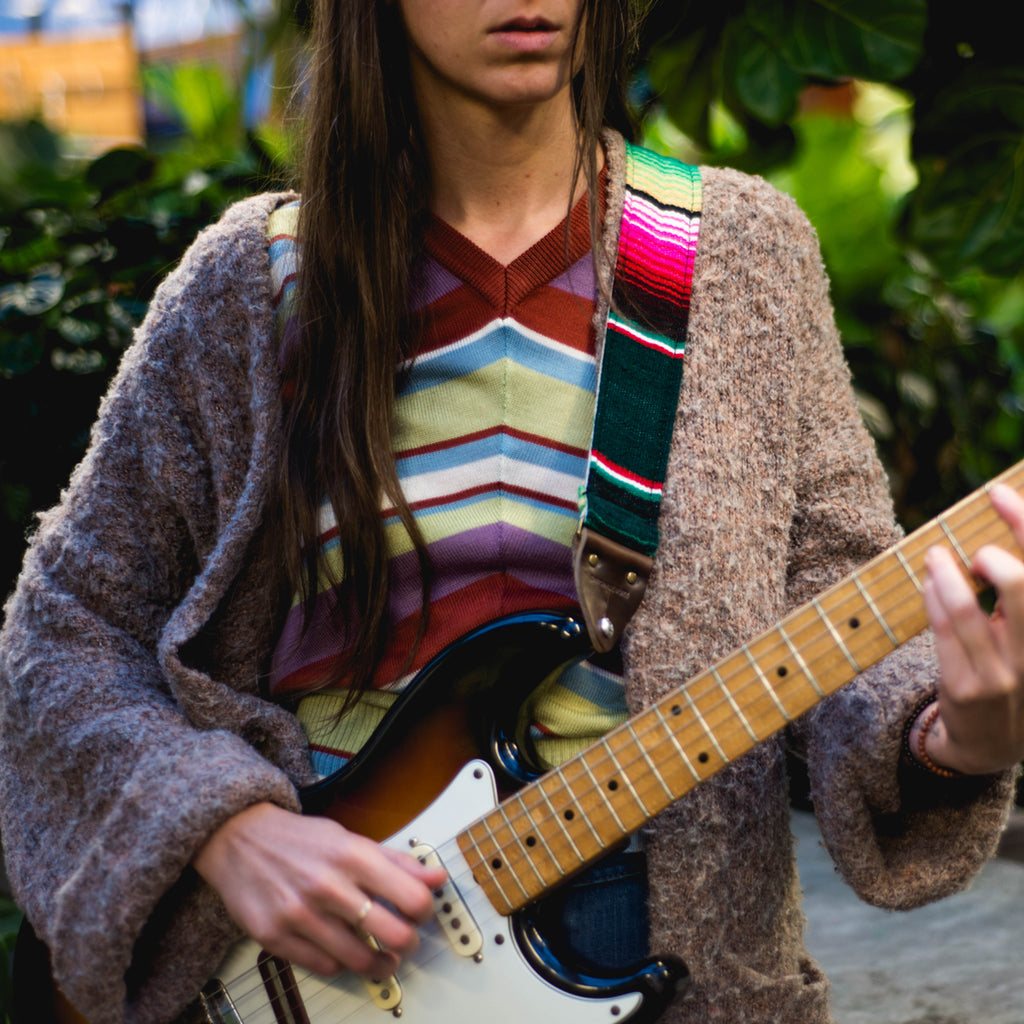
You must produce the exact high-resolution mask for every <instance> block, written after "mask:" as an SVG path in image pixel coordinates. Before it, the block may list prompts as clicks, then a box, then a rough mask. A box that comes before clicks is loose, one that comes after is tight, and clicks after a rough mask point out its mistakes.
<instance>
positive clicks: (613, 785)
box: [608, 779, 619, 792]
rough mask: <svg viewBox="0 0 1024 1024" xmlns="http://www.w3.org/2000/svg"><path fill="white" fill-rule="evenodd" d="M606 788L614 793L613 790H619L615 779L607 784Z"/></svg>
mask: <svg viewBox="0 0 1024 1024" xmlns="http://www.w3.org/2000/svg"><path fill="white" fill-rule="evenodd" d="M608 788H609V789H610V790H611V791H612V792H615V790H617V789H618V788H619V784H618V782H616V781H615V779H612V780H611V782H609V783H608Z"/></svg>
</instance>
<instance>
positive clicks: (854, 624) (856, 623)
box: [850, 616, 860, 629]
mask: <svg viewBox="0 0 1024 1024" xmlns="http://www.w3.org/2000/svg"><path fill="white" fill-rule="evenodd" d="M859 628H860V619H858V618H857V617H856V616H854V617H853V618H852V619H850V629H859Z"/></svg>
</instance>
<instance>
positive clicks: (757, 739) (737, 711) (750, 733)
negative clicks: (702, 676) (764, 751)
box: [713, 669, 761, 743]
mask: <svg viewBox="0 0 1024 1024" xmlns="http://www.w3.org/2000/svg"><path fill="white" fill-rule="evenodd" d="M713 675H714V677H715V679H717V680H718V685H719V687H720V688H721V690H722V692H723V693H724V694H725V699H726V700H727V701H728V702H729V705H730V707H731V708H732V711H733V714H734V715H736V717H737V718H739V720H740V722H741V723H742V725H743V728H744V729H746V730H747V735H748V736H749V737H750V738H751V739H752V740H753V741H754V742H755V743H760V742H761V737H760V736H758V735H757V733H756V732H754V730H753V729H751V728H750V723H749V722H748V721H747V716H746V715H745V714H743V712H742V711H741V710H740V706H739V704H737V703H736V698H735V697H734V696H733V695H732V691H731V690H730V689H729V687H728V686H726V685H725V682H724V681H723V679H722V677H721V675H720V674H719V672H718V669H715V670H714V672H713Z"/></svg>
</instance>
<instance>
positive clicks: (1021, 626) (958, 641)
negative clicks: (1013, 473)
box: [911, 485, 1024, 775]
mask: <svg viewBox="0 0 1024 1024" xmlns="http://www.w3.org/2000/svg"><path fill="white" fill-rule="evenodd" d="M991 499H992V504H993V505H994V506H995V508H996V510H997V511H998V512H999V514H1000V515H1001V516H1002V517H1003V519H1004V520H1006V522H1007V524H1008V525H1009V527H1010V529H1011V530H1012V531H1013V535H1014V537H1015V539H1016V541H1017V544H1018V545H1019V546H1020V547H1021V548H1024V498H1022V497H1021V496H1020V495H1019V494H1017V493H1016V492H1015V491H1014V490H1012V489H1011V488H1009V487H1006V486H1004V485H996V486H994V487H993V488H992V490H991ZM925 565H926V568H927V571H928V574H927V577H926V579H925V583H924V600H925V607H926V608H927V611H928V618H929V620H930V622H931V627H932V630H933V632H934V634H935V646H936V651H937V653H938V658H939V667H940V670H941V680H940V683H939V691H938V692H939V717H938V719H936V721H935V723H934V725H932V727H931V728H930V729H929V730H928V732H927V733H926V735H925V750H926V752H927V754H928V756H929V757H930V758H931V759H932V760H933V761H934V762H935V764H937V765H939V766H941V767H945V768H952V769H954V770H956V771H959V772H963V773H964V774H967V775H984V774H988V773H991V772H997V771H1000V770H1002V769H1005V768H1009V767H1011V766H1013V765H1014V764H1016V763H1018V762H1019V761H1021V760H1024V562H1022V560H1021V557H1020V555H1019V553H1018V554H1011V553H1010V552H1009V551H1007V550H1005V549H1004V548H1000V547H996V546H995V545H986V546H985V547H982V548H981V549H979V551H978V552H977V554H976V555H975V557H974V559H973V561H972V563H971V572H972V573H973V574H974V575H975V576H976V577H978V578H979V579H981V580H983V581H985V582H986V583H989V584H991V585H992V586H993V587H994V588H995V590H996V593H997V595H998V601H997V603H996V608H995V611H994V612H993V613H992V614H991V615H988V614H986V612H985V611H984V610H983V609H982V608H981V606H980V604H979V603H978V599H977V597H976V596H975V593H974V590H973V589H972V588H971V586H970V584H969V583H968V581H967V580H966V579H965V578H964V575H963V571H962V569H961V566H960V563H959V561H958V560H957V559H956V558H955V556H954V555H953V553H952V551H950V550H949V549H947V548H944V547H936V548H932V549H931V550H930V551H929V552H928V554H927V556H926V558H925ZM916 735H917V734H916V730H915V732H912V734H911V744H912V745H913V744H914V742H915V741H916ZM915 749H916V748H915Z"/></svg>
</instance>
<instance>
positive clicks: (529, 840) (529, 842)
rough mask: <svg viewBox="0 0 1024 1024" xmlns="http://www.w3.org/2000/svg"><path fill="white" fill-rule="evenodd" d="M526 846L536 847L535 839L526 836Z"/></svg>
mask: <svg viewBox="0 0 1024 1024" xmlns="http://www.w3.org/2000/svg"><path fill="white" fill-rule="evenodd" d="M526 845H527V846H536V845H537V840H536V838H535V837H534V836H527V837H526Z"/></svg>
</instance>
